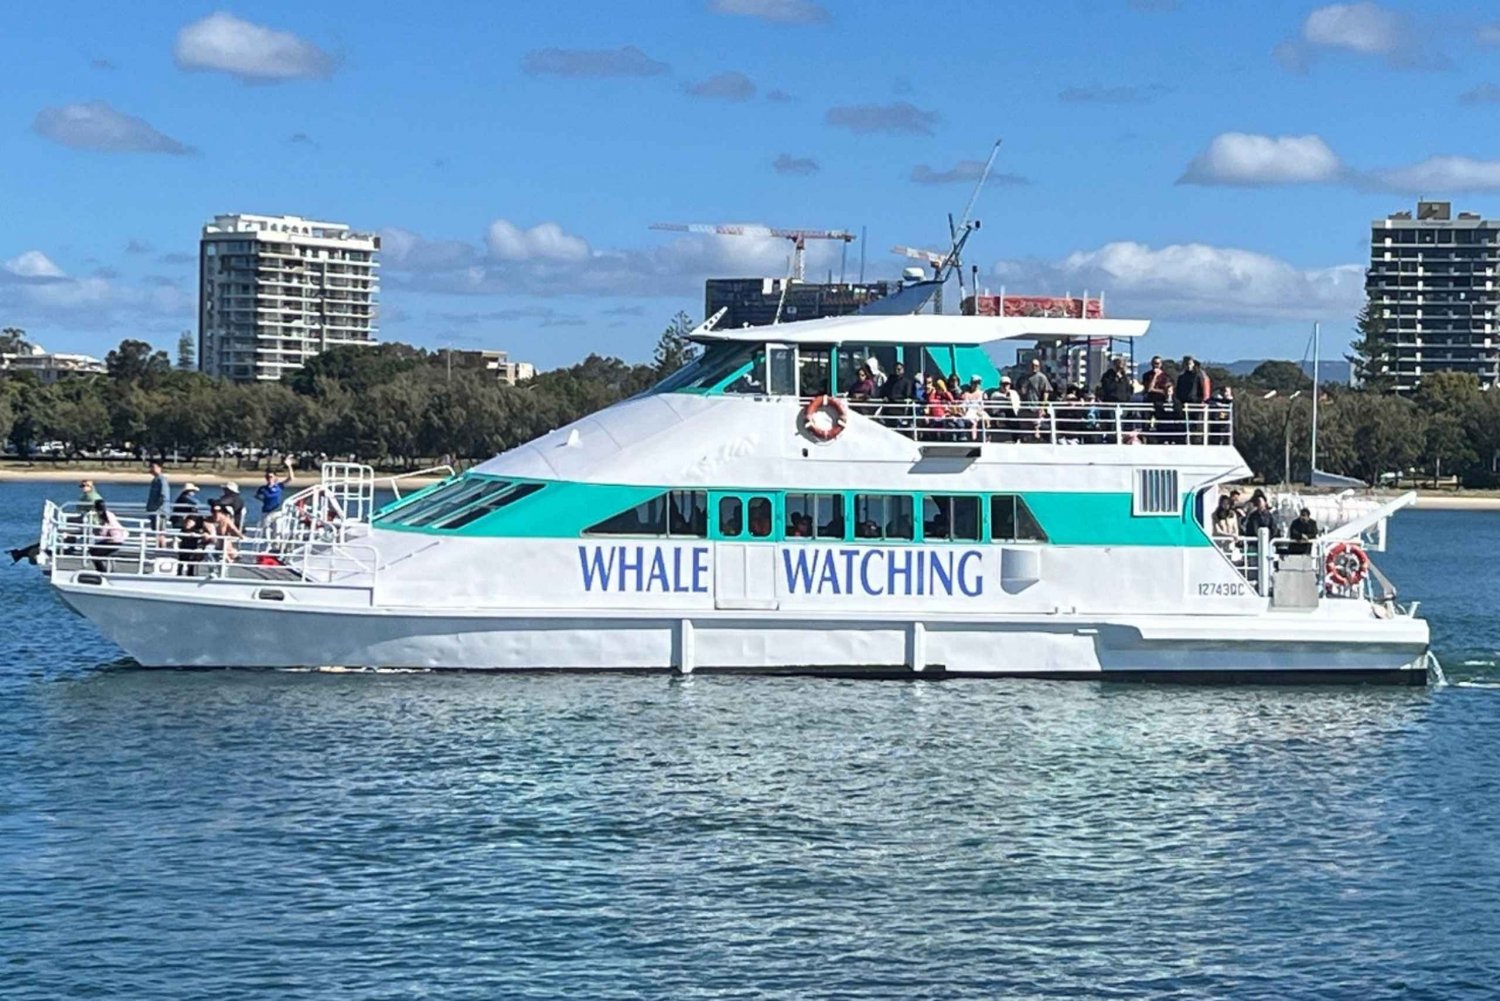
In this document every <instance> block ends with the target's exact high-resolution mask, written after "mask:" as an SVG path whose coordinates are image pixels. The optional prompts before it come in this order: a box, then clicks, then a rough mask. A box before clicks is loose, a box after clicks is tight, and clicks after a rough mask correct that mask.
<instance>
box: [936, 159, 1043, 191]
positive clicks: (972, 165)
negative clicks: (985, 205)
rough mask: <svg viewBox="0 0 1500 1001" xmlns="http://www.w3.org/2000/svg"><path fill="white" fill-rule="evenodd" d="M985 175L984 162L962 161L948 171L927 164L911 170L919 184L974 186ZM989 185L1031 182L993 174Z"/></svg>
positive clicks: (1012, 175) (1015, 176)
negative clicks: (968, 184)
mask: <svg viewBox="0 0 1500 1001" xmlns="http://www.w3.org/2000/svg"><path fill="white" fill-rule="evenodd" d="M983 175H984V161H983V160H960V161H958V162H957V163H955V164H954V165H953V166H952V167H949V168H948V169H947V170H934V169H933V168H932V167H929V166H928V165H927V164H925V163H919V164H917V165H916V166H915V167H913V168H912V169H911V179H912V180H913V181H915V182H917V183H918V184H962V183H971V184H972V183H973V182H975V181H977V180H979V178H980V177H982V176H983ZM987 183H989V184H1002V185H1014V184H1030V183H1031V182H1030V181H1028V180H1027V179H1026V178H1024V177H1022V176H1021V175H1019V174H996V173H991V174H990V176H989V179H988V182H987Z"/></svg>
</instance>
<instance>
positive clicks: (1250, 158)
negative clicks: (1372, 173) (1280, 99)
mask: <svg viewBox="0 0 1500 1001" xmlns="http://www.w3.org/2000/svg"><path fill="white" fill-rule="evenodd" d="M1345 174H1346V171H1345V168H1344V165H1343V164H1342V163H1341V162H1340V160H1339V158H1338V155H1337V154H1335V153H1334V152H1333V150H1331V149H1329V148H1328V144H1327V143H1325V142H1324V141H1323V140H1322V138H1321V137H1319V136H1315V135H1309V136H1262V135H1253V134H1251V133H1246V132H1224V133H1221V134H1219V135H1217V136H1215V137H1214V138H1213V141H1212V142H1210V143H1209V144H1208V148H1207V149H1206V150H1204V151H1203V152H1202V153H1199V154H1198V155H1197V156H1196V157H1194V158H1193V161H1192V162H1191V163H1189V164H1188V166H1187V170H1186V171H1184V172H1183V174H1182V176H1181V177H1179V178H1178V179H1177V183H1178V184H1225V185H1236V186H1241V187H1255V186H1259V185H1266V184H1313V183H1318V182H1326V181H1337V180H1339V179H1340V178H1342V177H1343V176H1344V175H1345Z"/></svg>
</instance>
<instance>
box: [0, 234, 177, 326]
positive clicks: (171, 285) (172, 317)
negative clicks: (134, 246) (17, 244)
mask: <svg viewBox="0 0 1500 1001" xmlns="http://www.w3.org/2000/svg"><path fill="white" fill-rule="evenodd" d="M196 308H197V303H196V301H195V300H194V298H193V294H192V291H191V286H190V285H189V284H188V283H187V282H182V281H175V280H173V279H170V278H163V277H160V276H152V277H148V278H146V279H143V280H142V281H141V282H139V283H133V284H132V283H125V282H121V281H119V280H118V279H117V278H116V277H115V276H113V274H112V273H111V272H109V271H107V270H101V271H100V272H98V273H96V274H93V275H89V276H87V277H83V278H73V277H70V276H69V275H68V274H67V272H65V271H64V270H63V269H62V268H61V267H60V266H59V265H58V264H57V263H56V262H55V261H53V260H52V259H51V258H50V257H48V256H47V255H46V254H45V253H43V252H42V251H40V250H26V251H22V252H21V253H19V254H17V255H16V256H14V257H12V258H10V259H8V260H6V261H4V262H3V264H0V314H3V315H4V316H5V317H6V324H7V325H14V326H18V327H21V328H23V329H26V330H28V331H30V332H32V333H33V334H37V335H45V334H46V332H47V331H48V330H49V329H55V328H57V327H59V326H62V327H72V328H80V327H81V328H86V329H89V330H102V329H111V328H115V327H127V328H129V329H130V330H132V331H140V332H143V333H154V334H159V335H163V336H164V335H167V334H169V333H171V332H173V331H175V330H179V329H181V325H182V323H183V322H184V321H185V320H186V319H187V318H188V317H190V316H192V315H193V313H194V311H195V310H196Z"/></svg>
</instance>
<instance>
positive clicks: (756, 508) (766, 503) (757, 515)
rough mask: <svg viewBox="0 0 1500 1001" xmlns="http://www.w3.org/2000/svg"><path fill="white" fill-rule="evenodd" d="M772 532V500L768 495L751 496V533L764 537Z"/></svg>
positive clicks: (759, 537)
mask: <svg viewBox="0 0 1500 1001" xmlns="http://www.w3.org/2000/svg"><path fill="white" fill-rule="evenodd" d="M770 534H771V500H770V498H768V497H751V498H750V535H751V536H752V537H754V538H757V539H764V538H766V537H767V536H768V535H770Z"/></svg>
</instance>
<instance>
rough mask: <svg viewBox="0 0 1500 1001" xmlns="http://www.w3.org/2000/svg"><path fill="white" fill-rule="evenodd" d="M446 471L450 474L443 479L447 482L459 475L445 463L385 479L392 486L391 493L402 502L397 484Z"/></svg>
mask: <svg viewBox="0 0 1500 1001" xmlns="http://www.w3.org/2000/svg"><path fill="white" fill-rule="evenodd" d="M444 471H446V472H447V474H448V475H446V476H444V477H443V479H445V480H451V479H452V478H453V477H455V476H457V475H458V470H456V469H454V468H453V467H452V466H450V465H448V464H447V463H446V462H444V463H440V464H439V465H436V466H428V467H427V468H426V469H414V470H412V471H411V472H409V473H396V474H394V475H392V476H389V477H385V482H386V483H388V484H389V485H390V488H391V492H392V493H394V494H395V495H396V499H397V500H400V499H401V488H400V487H398V486H396V484H397V483H398V482H400V481H401V480H406V479H411V478H412V477H414V476H431V475H433V474H434V473H439V472H444Z"/></svg>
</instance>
